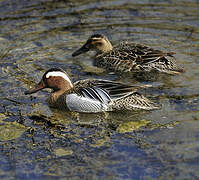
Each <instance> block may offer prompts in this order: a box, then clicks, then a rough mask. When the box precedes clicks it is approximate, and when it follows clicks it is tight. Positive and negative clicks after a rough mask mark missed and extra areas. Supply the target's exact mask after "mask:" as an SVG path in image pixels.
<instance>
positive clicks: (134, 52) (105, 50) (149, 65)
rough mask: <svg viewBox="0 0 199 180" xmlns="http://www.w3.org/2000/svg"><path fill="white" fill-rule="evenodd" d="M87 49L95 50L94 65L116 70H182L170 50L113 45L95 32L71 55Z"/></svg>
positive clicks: (172, 71)
mask: <svg viewBox="0 0 199 180" xmlns="http://www.w3.org/2000/svg"><path fill="white" fill-rule="evenodd" d="M89 50H94V51H96V52H97V53H96V56H95V63H94V64H95V65H96V66H98V67H102V68H105V69H107V70H110V71H116V72H151V71H158V72H163V73H167V74H179V73H182V72H184V70H183V69H182V68H179V67H177V65H176V63H175V58H174V57H173V54H174V53H172V52H170V53H165V52H162V51H159V50H154V49H152V48H149V47H147V46H143V45H140V44H135V43H125V42H123V43H120V44H119V45H117V46H115V47H113V46H112V45H111V43H110V41H109V40H108V39H107V37H106V36H104V35H100V34H95V35H93V36H91V37H90V38H89V39H88V40H87V42H86V43H85V44H84V45H83V46H82V47H81V48H80V49H78V50H77V51H75V52H74V53H73V54H72V56H77V55H79V54H81V53H84V52H87V51H89Z"/></svg>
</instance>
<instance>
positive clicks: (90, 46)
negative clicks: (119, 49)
mask: <svg viewBox="0 0 199 180" xmlns="http://www.w3.org/2000/svg"><path fill="white" fill-rule="evenodd" d="M112 49H113V46H112V44H111V43H110V41H109V40H108V38H107V37H106V36H105V35H102V34H94V35H92V36H91V37H90V38H89V39H88V40H87V42H86V43H85V44H84V45H83V46H82V47H81V48H80V49H78V50H77V51H75V52H74V53H73V54H72V56H78V55H79V54H82V53H85V52H87V51H89V50H93V51H96V52H97V53H104V52H108V51H111V50H112Z"/></svg>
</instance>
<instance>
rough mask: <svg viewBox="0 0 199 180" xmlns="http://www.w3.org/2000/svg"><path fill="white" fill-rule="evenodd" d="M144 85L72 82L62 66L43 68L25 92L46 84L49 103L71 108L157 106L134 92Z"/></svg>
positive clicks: (77, 110)
mask: <svg viewBox="0 0 199 180" xmlns="http://www.w3.org/2000/svg"><path fill="white" fill-rule="evenodd" d="M146 87H148V86H147V85H144V86H132V85H126V84H122V83H118V82H113V81H108V80H97V79H86V80H80V81H77V82H75V83H72V81H71V80H70V78H69V76H68V74H67V73H66V72H65V71H64V70H62V69H60V68H52V69H49V70H48V71H46V72H45V73H44V75H43V77H42V79H41V81H40V82H39V83H38V84H37V85H36V86H35V87H33V88H31V89H29V90H28V91H26V92H25V94H32V93H36V92H37V91H40V90H42V89H44V88H50V89H52V90H53V92H52V93H51V95H50V97H49V98H48V100H47V101H48V103H49V105H50V106H52V107H56V108H61V109H68V110H70V111H75V112H87V113H91V112H105V111H115V110H137V109H144V110H153V109H159V108H160V106H159V105H157V104H155V103H153V102H151V101H150V100H148V99H147V98H145V97H144V96H143V95H141V94H139V93H138V92H137V91H138V90H139V89H141V88H146Z"/></svg>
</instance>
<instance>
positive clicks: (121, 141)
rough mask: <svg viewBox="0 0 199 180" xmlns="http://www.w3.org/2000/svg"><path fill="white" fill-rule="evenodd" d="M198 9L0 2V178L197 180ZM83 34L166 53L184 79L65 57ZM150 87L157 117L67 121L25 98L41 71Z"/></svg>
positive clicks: (107, 0) (177, 4) (196, 5)
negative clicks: (116, 70) (100, 68)
mask: <svg viewBox="0 0 199 180" xmlns="http://www.w3.org/2000/svg"><path fill="white" fill-rule="evenodd" d="M198 9H199V1H197V0H195V1H194V0H187V1H183V0H175V1H174V0H168V1H157V0H144V1H141V2H140V1H138V0H135V1H124V0H117V1H114V0H112V1H111V0H102V1H97V2H96V1H90V0H87V1H79V2H77V1H72V0H71V1H50V0H46V1H42V0H40V1H38V0H34V1H33V0H32V1H29V0H23V1H19V0H17V1H15V0H7V1H0V26H1V28H0V57H1V58H0V65H1V69H0V70H1V72H0V79H1V81H0V92H1V94H0V99H1V105H0V118H1V119H0V179H42V178H43V179H46V178H48V179H57V178H59V179H67V178H68V179H80V178H81V179H198V177H199V162H198V160H199V143H198V136H199V133H198V132H199V93H198V92H199V87H198V81H199V63H198V58H199V11H198ZM93 33H103V34H105V35H107V36H108V38H109V39H110V40H111V41H112V42H113V44H116V43H118V42H120V41H121V40H125V41H126V40H127V41H134V42H137V43H142V44H146V45H149V46H151V47H153V48H157V49H160V50H164V51H172V52H176V56H175V57H176V59H177V62H178V64H180V65H183V66H184V68H185V69H186V73H184V74H182V75H180V76H165V75H161V76H160V77H159V78H158V79H156V78H153V77H149V79H145V80H140V78H138V79H135V78H133V77H129V76H126V75H122V76H121V75H117V74H112V73H107V72H97V71H96V68H95V67H93V65H92V61H91V59H92V55H93V53H87V54H84V55H81V56H78V57H75V58H72V57H71V54H72V52H74V51H75V50H76V49H77V48H78V47H80V46H81V45H82V44H83V43H84V42H85V41H86V40H87V38H88V37H89V36H90V35H92V34H93ZM55 66H56V67H57V66H59V67H62V68H63V69H65V70H66V71H67V72H68V73H69V74H70V76H71V78H72V79H73V80H74V81H75V80H78V79H85V78H89V77H92V78H104V79H109V80H118V81H123V82H126V83H132V84H151V85H153V88H149V89H147V90H145V91H143V92H142V93H143V94H145V95H146V96H147V97H149V98H150V99H152V100H153V101H156V102H158V103H160V104H162V109H161V110H156V111H151V112H145V111H139V112H125V113H110V114H108V115H107V114H79V115H78V114H75V113H70V112H61V111H59V110H56V109H50V108H49V107H48V106H47V104H46V103H45V98H46V96H47V94H48V91H47V90H44V91H42V92H38V93H37V94H35V95H33V96H32V97H30V96H25V95H24V91H25V90H27V89H28V88H30V86H32V85H34V83H35V82H38V81H39V80H40V78H41V76H42V74H43V73H44V72H45V70H47V69H49V68H52V67H55Z"/></svg>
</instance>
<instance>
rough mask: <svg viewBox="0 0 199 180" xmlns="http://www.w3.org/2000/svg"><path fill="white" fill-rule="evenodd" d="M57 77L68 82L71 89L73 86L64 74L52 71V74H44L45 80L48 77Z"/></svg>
mask: <svg viewBox="0 0 199 180" xmlns="http://www.w3.org/2000/svg"><path fill="white" fill-rule="evenodd" d="M58 76H59V77H62V78H64V79H65V80H66V81H68V82H69V84H70V85H71V87H73V84H72V82H71V80H70V79H69V77H68V76H67V74H65V73H63V72H60V71H52V72H48V73H47V74H46V78H49V77H58Z"/></svg>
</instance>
